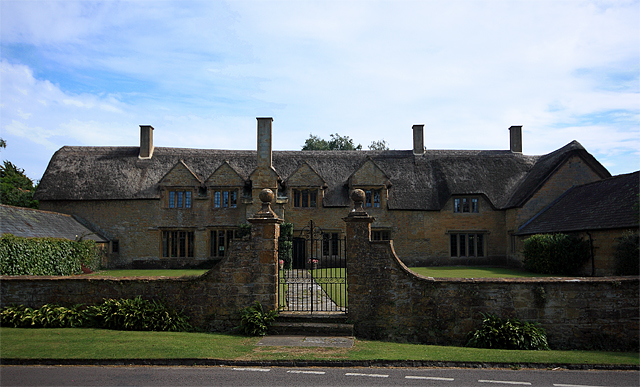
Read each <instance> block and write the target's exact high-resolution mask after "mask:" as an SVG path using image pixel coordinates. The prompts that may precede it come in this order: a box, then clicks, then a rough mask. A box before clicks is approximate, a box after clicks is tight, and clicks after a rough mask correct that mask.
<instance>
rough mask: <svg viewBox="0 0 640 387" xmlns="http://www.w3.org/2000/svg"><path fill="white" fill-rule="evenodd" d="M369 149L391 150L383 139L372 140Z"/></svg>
mask: <svg viewBox="0 0 640 387" xmlns="http://www.w3.org/2000/svg"><path fill="white" fill-rule="evenodd" d="M369 150H389V144H387V142H386V141H385V140H384V139H382V140H380V141H371V145H369Z"/></svg>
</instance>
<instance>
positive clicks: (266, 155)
mask: <svg viewBox="0 0 640 387" xmlns="http://www.w3.org/2000/svg"><path fill="white" fill-rule="evenodd" d="M257 120H258V167H265V168H271V166H272V156H271V154H272V152H271V142H272V139H271V136H272V123H273V118H272V117H258V118H257Z"/></svg>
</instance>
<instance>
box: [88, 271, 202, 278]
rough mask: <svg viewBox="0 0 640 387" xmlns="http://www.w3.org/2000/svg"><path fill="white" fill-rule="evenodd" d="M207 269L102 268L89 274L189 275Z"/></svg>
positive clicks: (125, 275) (194, 274) (112, 275)
mask: <svg viewBox="0 0 640 387" xmlns="http://www.w3.org/2000/svg"><path fill="white" fill-rule="evenodd" d="M207 271H208V270H190V269H177V270H170V269H166V270H100V271H96V272H95V273H91V274H88V275H89V276H111V277H188V276H199V275H202V274H204V273H206V272H207Z"/></svg>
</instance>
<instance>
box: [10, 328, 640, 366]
mask: <svg viewBox="0 0 640 387" xmlns="http://www.w3.org/2000/svg"><path fill="white" fill-rule="evenodd" d="M0 336H1V337H2V340H1V341H0V351H1V353H2V357H3V358H5V359H180V358H189V359H221V360H424V361H457V362H497V363H508V364H518V363H553V364H631V365H639V364H640V358H639V357H638V353H635V352H633V353H629V352H598V351H511V350H490V349H478V348H463V347H443V346H434V345H419V344H400V343H388V342H380V341H366V340H356V342H355V345H354V347H353V348H300V347H262V346H261V347H257V346H256V343H257V342H258V341H259V340H260V338H258V337H242V336H233V335H224V334H212V333H186V332H130V331H110V330H100V329H69V328H67V329H28V328H0Z"/></svg>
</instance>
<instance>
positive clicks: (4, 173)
mask: <svg viewBox="0 0 640 387" xmlns="http://www.w3.org/2000/svg"><path fill="white" fill-rule="evenodd" d="M6 147H7V143H6V141H5V140H3V139H2V138H0V148H6ZM35 192H36V187H35V186H34V185H33V180H31V179H29V178H28V177H27V175H25V174H24V169H21V168H18V167H16V166H15V165H13V164H12V163H11V162H10V161H8V160H5V161H4V165H0V203H2V204H8V205H10V206H16V207H29V208H38V201H37V200H33V194H34V193H35Z"/></svg>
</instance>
